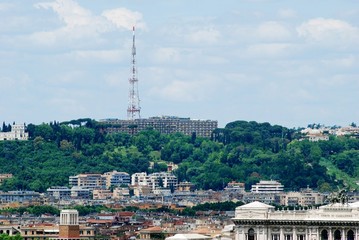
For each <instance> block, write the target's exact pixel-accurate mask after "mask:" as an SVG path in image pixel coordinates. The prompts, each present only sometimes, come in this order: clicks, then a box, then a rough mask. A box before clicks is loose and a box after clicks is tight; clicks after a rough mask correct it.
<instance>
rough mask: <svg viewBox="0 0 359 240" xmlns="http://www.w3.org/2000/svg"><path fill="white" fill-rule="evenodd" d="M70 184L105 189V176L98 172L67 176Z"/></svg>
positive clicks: (91, 188) (85, 187)
mask: <svg viewBox="0 0 359 240" xmlns="http://www.w3.org/2000/svg"><path fill="white" fill-rule="evenodd" d="M69 184H70V186H77V187H82V188H84V189H90V190H93V189H106V177H105V176H103V175H101V174H98V173H88V174H79V175H76V176H70V177H69Z"/></svg>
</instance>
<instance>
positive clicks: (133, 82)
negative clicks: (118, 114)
mask: <svg viewBox="0 0 359 240" xmlns="http://www.w3.org/2000/svg"><path fill="white" fill-rule="evenodd" d="M132 31H133V40H132V76H131V77H130V79H129V82H130V92H129V96H128V97H129V99H128V108H127V119H129V120H134V119H139V118H141V114H140V111H141V107H140V97H139V95H138V79H137V69H136V45H135V27H133V29H132Z"/></svg>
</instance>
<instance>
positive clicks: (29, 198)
mask: <svg viewBox="0 0 359 240" xmlns="http://www.w3.org/2000/svg"><path fill="white" fill-rule="evenodd" d="M40 198H41V195H40V193H38V192H34V191H9V192H0V202H2V203H8V202H20V203H23V202H34V201H39V200H40Z"/></svg>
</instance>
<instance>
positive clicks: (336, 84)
mask: <svg viewBox="0 0 359 240" xmlns="http://www.w3.org/2000/svg"><path fill="white" fill-rule="evenodd" d="M133 25H135V26H136V45H137V68H138V78H139V84H138V86H139V95H140V99H141V103H140V105H141V116H142V117H143V118H147V117H152V116H161V115H170V116H180V117H191V118H194V119H211V120H218V122H219V126H220V127H224V126H225V124H227V123H229V122H232V121H235V120H246V121H252V120H253V121H257V122H269V123H271V124H279V125H283V126H286V127H290V128H292V127H304V126H307V125H308V124H309V123H321V124H325V125H341V126H346V125H348V124H350V123H351V122H355V123H359V111H358V103H359V102H358V99H359V55H358V52H359V51H358V50H359V4H358V0H316V1H313V0H300V1H291V0H222V1H218V0H205V1H199V0H126V1H121V0H56V1H52V0H48V1H46V0H44V1H41V0H40V1H34V0H18V1H14V0H2V1H1V2H0V90H1V93H0V94H1V98H0V100H1V103H0V121H1V122H2V121H5V122H7V123H12V122H13V121H16V122H17V123H22V122H25V123H34V124H40V123H42V122H45V123H48V122H50V121H54V120H56V121H60V122H61V121H66V120H72V119H78V118H85V117H89V118H92V119H95V120H99V119H103V118H120V119H126V117H127V112H126V110H127V105H128V92H129V83H128V78H129V77H130V76H131V75H130V73H131V44H132V26H133Z"/></svg>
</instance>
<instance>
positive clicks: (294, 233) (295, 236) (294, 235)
mask: <svg viewBox="0 0 359 240" xmlns="http://www.w3.org/2000/svg"><path fill="white" fill-rule="evenodd" d="M292 240H298V238H297V231H296V229H295V226H293V239H292Z"/></svg>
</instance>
